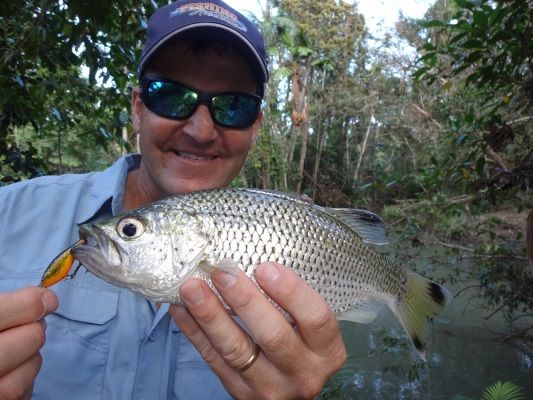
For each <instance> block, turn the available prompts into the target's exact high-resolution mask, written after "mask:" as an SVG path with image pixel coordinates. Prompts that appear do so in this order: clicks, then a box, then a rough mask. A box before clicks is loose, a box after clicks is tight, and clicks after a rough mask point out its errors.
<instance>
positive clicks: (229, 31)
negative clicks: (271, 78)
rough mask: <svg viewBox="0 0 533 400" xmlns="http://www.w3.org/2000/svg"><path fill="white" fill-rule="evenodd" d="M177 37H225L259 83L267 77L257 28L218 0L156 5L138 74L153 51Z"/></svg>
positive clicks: (264, 55) (217, 38) (261, 37)
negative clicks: (240, 55)
mask: <svg viewBox="0 0 533 400" xmlns="http://www.w3.org/2000/svg"><path fill="white" fill-rule="evenodd" d="M178 37H182V38H187V37H189V38H190V37H201V38H205V39H216V40H223V41H227V42H228V43H230V44H231V45H232V46H233V47H235V48H236V49H237V50H238V51H239V52H240V53H241V54H242V55H243V56H244V58H245V59H246V61H247V62H248V63H249V65H250V66H251V67H252V70H253V71H254V73H255V75H256V76H257V78H258V79H259V81H260V83H261V84H264V83H266V82H267V81H268V66H267V61H266V51H265V44H264V42H263V36H262V35H261V32H260V31H259V29H258V28H257V27H256V26H255V25H254V24H253V23H252V22H250V21H249V20H248V19H247V18H246V17H245V16H244V15H242V14H241V13H239V12H238V11H236V10H235V9H233V8H231V7H230V6H228V5H227V4H226V3H224V2H222V1H219V0H210V1H204V2H199V1H190V0H181V1H176V2H175V3H172V4H169V5H167V6H163V7H160V8H158V9H157V10H156V11H155V12H154V13H153V14H152V16H151V17H150V19H149V20H148V29H147V38H146V43H145V46H144V49H143V51H142V54H141V60H140V63H139V69H138V76H139V78H140V77H141V76H142V74H143V73H144V70H145V68H146V66H147V65H148V63H149V62H150V60H151V59H152V57H153V56H154V55H155V54H156V53H157V51H158V50H160V49H161V48H162V47H163V46H164V45H165V44H167V43H169V42H170V41H171V40H173V39H176V38H178Z"/></svg>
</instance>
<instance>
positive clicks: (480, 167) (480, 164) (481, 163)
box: [476, 157, 485, 178]
mask: <svg viewBox="0 0 533 400" xmlns="http://www.w3.org/2000/svg"><path fill="white" fill-rule="evenodd" d="M476 172H477V174H478V176H479V177H480V178H483V176H484V172H485V157H479V159H478V160H477V163H476Z"/></svg>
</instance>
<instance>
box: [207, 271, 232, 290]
mask: <svg viewBox="0 0 533 400" xmlns="http://www.w3.org/2000/svg"><path fill="white" fill-rule="evenodd" d="M211 279H212V280H213V281H214V282H215V283H216V284H217V286H219V287H221V288H224V289H225V288H228V287H231V286H233V285H234V284H235V282H237V277H236V276H235V275H230V274H228V273H226V272H222V271H216V272H213V273H212V274H211Z"/></svg>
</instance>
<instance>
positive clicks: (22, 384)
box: [0, 353, 42, 400]
mask: <svg viewBox="0 0 533 400" xmlns="http://www.w3.org/2000/svg"><path fill="white" fill-rule="evenodd" d="M41 364H42V358H41V355H40V354H39V353H37V354H35V355H33V357H31V358H30V359H28V360H27V361H26V362H24V363H23V364H21V365H20V366H19V367H17V368H16V369H14V370H13V371H11V372H9V373H8V374H7V375H5V376H2V377H0V399H5V400H9V399H30V398H31V391H32V388H33V382H34V381H35V378H36V377H37V374H38V373H39V370H40V368H41Z"/></svg>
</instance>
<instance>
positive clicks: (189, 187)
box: [172, 180, 228, 194]
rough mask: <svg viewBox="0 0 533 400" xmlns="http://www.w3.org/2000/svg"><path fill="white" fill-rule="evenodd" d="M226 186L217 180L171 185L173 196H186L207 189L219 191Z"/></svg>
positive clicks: (181, 182)
mask: <svg viewBox="0 0 533 400" xmlns="http://www.w3.org/2000/svg"><path fill="white" fill-rule="evenodd" d="M227 185H228V184H226V183H225V182H224V183H222V184H221V183H220V181H217V180H209V181H185V182H184V181H180V182H178V183H176V184H175V185H173V186H174V187H173V189H174V190H172V193H173V194H186V193H191V192H199V191H202V190H209V189H220V188H223V187H226V186H227Z"/></svg>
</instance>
